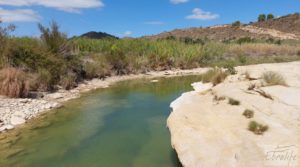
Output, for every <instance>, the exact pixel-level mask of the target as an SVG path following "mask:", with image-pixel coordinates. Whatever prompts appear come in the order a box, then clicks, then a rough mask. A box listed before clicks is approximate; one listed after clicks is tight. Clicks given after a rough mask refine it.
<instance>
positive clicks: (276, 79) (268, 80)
mask: <svg viewBox="0 0 300 167" xmlns="http://www.w3.org/2000/svg"><path fill="white" fill-rule="evenodd" d="M262 79H263V80H264V82H265V84H266V86H273V85H282V86H287V84H286V82H285V79H284V77H283V76H282V75H281V74H279V73H276V72H273V71H268V72H265V73H263V74H262Z"/></svg>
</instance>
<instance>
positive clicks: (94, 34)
mask: <svg viewBox="0 0 300 167" xmlns="http://www.w3.org/2000/svg"><path fill="white" fill-rule="evenodd" d="M80 37H85V38H90V39H103V38H113V39H119V38H118V37H116V36H114V35H111V34H107V33H105V32H95V31H90V32H87V33H85V34H82V35H81V36H80Z"/></svg>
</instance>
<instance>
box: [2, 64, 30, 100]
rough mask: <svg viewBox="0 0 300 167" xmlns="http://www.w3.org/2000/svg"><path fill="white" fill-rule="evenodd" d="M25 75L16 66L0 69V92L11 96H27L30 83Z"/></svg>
mask: <svg viewBox="0 0 300 167" xmlns="http://www.w3.org/2000/svg"><path fill="white" fill-rule="evenodd" d="M26 76H27V75H26V74H25V73H24V72H23V71H21V70H19V69H16V68H5V69H2V70H0V94H1V95H5V96H8V97H13V98H18V97H27V96H28V93H29V85H30V84H29V81H28V80H27V77H26Z"/></svg>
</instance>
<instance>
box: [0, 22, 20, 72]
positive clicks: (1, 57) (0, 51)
mask: <svg viewBox="0 0 300 167" xmlns="http://www.w3.org/2000/svg"><path fill="white" fill-rule="evenodd" d="M1 23H2V21H1V20H0V68H1V67H3V66H6V65H8V64H9V55H8V52H9V48H10V45H9V40H8V36H9V34H10V33H11V32H13V31H14V30H15V29H16V27H15V26H14V25H13V24H10V25H8V26H6V27H2V26H1Z"/></svg>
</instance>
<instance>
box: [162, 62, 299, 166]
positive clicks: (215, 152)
mask: <svg viewBox="0 0 300 167" xmlns="http://www.w3.org/2000/svg"><path fill="white" fill-rule="evenodd" d="M236 69H237V71H238V74H236V75H233V76H229V77H228V78H227V79H226V80H225V82H224V83H221V84H219V85H217V86H215V87H212V88H211V89H210V88H209V87H208V89H209V90H208V91H207V89H203V90H202V88H204V87H205V86H204V85H203V84H202V83H195V84H193V86H194V87H195V85H196V87H195V91H193V92H188V93H184V94H183V95H182V96H181V97H179V98H178V99H176V100H175V101H174V102H173V103H172V104H171V107H172V108H173V112H172V113H171V115H170V116H169V118H168V122H167V123H168V127H169V130H170V132H171V138H172V146H173V148H174V149H175V150H176V151H177V153H178V156H179V159H180V161H181V163H182V164H183V166H185V167H219V166H222V167H232V166H237V167H240V166H241V167H253V166H272V165H273V166H274V165H275V166H288V165H289V166H299V165H300V162H299V159H300V158H299V154H300V149H299V148H300V62H292V63H280V64H262V65H252V66H244V67H237V68H236ZM266 71H274V72H276V73H278V74H281V75H282V76H283V77H284V80H285V82H286V84H287V86H281V85H273V86H267V84H266V83H264V81H263V79H262V78H261V76H262V74H263V73H264V72H266ZM249 78H250V79H249ZM253 85H254V86H253ZM229 99H234V100H236V101H238V102H239V104H238V105H232V104H229ZM245 110H251V111H253V112H254V115H253V117H252V118H247V117H245V116H244V115H243V114H244V112H245ZM251 121H255V122H257V123H259V124H261V125H264V126H267V127H268V129H267V131H265V132H263V133H258V132H257V131H250V130H249V128H250V127H249V124H250V122H251ZM278 154H279V155H278ZM279 156H281V157H282V156H285V159H283V160H282V159H279V158H278V157H279Z"/></svg>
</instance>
